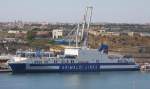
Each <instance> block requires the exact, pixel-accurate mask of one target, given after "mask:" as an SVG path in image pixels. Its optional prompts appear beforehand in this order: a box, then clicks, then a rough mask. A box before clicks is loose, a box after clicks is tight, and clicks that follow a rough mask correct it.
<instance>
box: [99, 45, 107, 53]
mask: <svg viewBox="0 0 150 89" xmlns="http://www.w3.org/2000/svg"><path fill="white" fill-rule="evenodd" d="M98 51H99V52H101V53H105V54H108V45H106V44H103V43H102V44H101V46H100V47H99V48H98Z"/></svg>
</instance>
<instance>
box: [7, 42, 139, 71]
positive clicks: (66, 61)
mask: <svg viewBox="0 0 150 89" xmlns="http://www.w3.org/2000/svg"><path fill="white" fill-rule="evenodd" d="M9 66H10V67H11V69H12V72H14V73H32V72H39V73H40V72H101V71H137V70H139V65H138V64H136V63H135V61H134V59H133V58H132V57H129V56H122V55H116V54H108V49H107V46H106V45H102V46H101V47H100V48H99V49H82V48H66V49H65V50H64V53H63V55H57V56H54V53H53V52H43V51H17V53H16V56H14V57H13V58H12V60H11V61H10V62H9Z"/></svg>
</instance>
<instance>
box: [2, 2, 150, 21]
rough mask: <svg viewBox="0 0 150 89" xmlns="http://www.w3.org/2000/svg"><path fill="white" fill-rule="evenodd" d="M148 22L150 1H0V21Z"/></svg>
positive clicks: (149, 19)
mask: <svg viewBox="0 0 150 89" xmlns="http://www.w3.org/2000/svg"><path fill="white" fill-rule="evenodd" d="M86 6H93V7H94V9H93V17H92V22H111V23H150V0H0V21H15V20H22V21H40V22H44V21H45V22H81V21H82V18H83V14H84V9H85V7H86Z"/></svg>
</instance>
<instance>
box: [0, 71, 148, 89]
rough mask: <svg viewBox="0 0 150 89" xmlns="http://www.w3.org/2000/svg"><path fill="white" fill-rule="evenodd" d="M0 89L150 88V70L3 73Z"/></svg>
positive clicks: (0, 76) (0, 75)
mask: <svg viewBox="0 0 150 89" xmlns="http://www.w3.org/2000/svg"><path fill="white" fill-rule="evenodd" d="M0 89H150V72H140V71H124V72H99V73H26V74H12V73H1V74H0Z"/></svg>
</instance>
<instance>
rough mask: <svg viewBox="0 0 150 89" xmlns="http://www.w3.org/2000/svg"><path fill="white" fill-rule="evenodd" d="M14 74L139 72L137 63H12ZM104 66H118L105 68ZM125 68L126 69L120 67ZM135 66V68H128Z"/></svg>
mask: <svg viewBox="0 0 150 89" xmlns="http://www.w3.org/2000/svg"><path fill="white" fill-rule="evenodd" d="M9 65H10V67H11V69H12V72H13V73H37V72H38V73H42V72H101V71H137V70H139V66H138V65H136V64H135V63H68V64H67V63H65V64H26V63H10V64H9ZM103 66H118V67H116V68H115V67H113V68H111V67H108V68H103ZM119 66H125V67H119ZM128 66H133V67H128Z"/></svg>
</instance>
